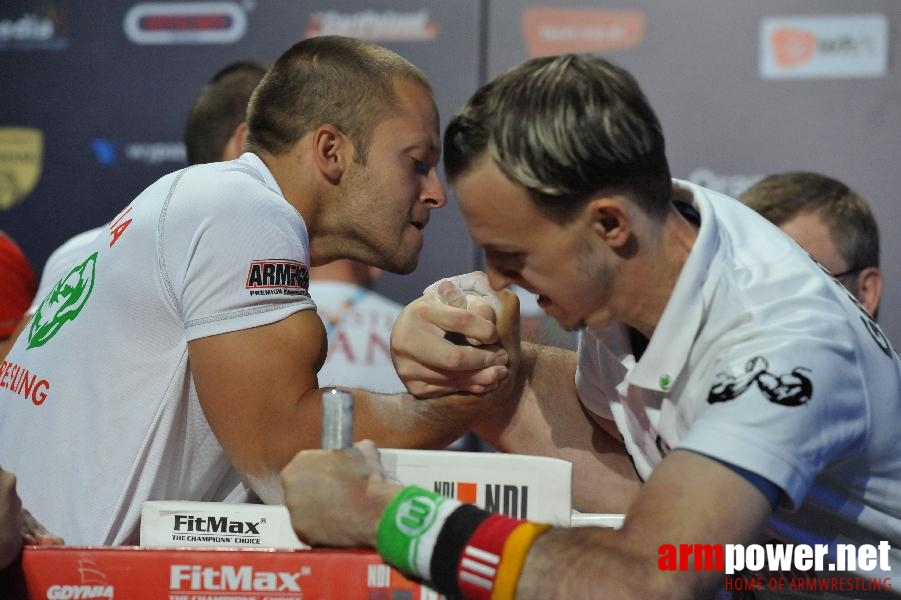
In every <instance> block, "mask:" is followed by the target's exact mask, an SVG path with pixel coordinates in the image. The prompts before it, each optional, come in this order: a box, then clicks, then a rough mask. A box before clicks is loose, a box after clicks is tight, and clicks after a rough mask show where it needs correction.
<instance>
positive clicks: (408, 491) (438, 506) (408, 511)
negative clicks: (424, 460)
mask: <svg viewBox="0 0 901 600" xmlns="http://www.w3.org/2000/svg"><path fill="white" fill-rule="evenodd" d="M460 505H461V503H460V502H459V501H457V500H453V499H451V498H448V497H446V496H442V495H441V494H438V493H436V492H430V491H428V490H425V489H423V488H420V487H417V486H408V487H405V488H403V489H402V490H401V491H400V492H399V493H398V494H397V495H396V496H395V497H394V498H393V499H392V500H391V502H390V503H389V504H388V506H387V507H386V508H385V511H384V512H383V513H382V517H381V519H380V520H379V527H378V531H377V532H376V538H375V545H376V549H377V550H378V552H379V554H380V555H381V557H382V558H383V559H384V560H385V562H387V563H388V564H391V565H393V566H395V567H397V568H398V569H400V570H401V571H403V572H404V573H406V574H408V575H412V576H414V577H419V578H421V579H425V580H431V579H432V572H431V564H432V553H433V551H434V549H435V545H436V542H437V539H438V535H439V533H440V531H441V530H442V526H443V525H444V523H445V521H446V520H447V518H448V516H450V514H451V513H452V512H454V511H455V510H456V509H457V508H458V507H459V506H460Z"/></svg>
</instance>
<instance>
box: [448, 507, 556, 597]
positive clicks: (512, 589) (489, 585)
mask: <svg viewBox="0 0 901 600" xmlns="http://www.w3.org/2000/svg"><path fill="white" fill-rule="evenodd" d="M550 527H551V526H550V525H545V524H541V523H531V522H529V521H519V520H517V519H511V518H509V517H505V516H502V515H491V516H490V517H489V518H488V519H486V520H485V521H484V522H483V523H482V524H481V525H479V527H478V528H477V529H476V531H475V533H473V534H472V537H470V539H469V541H468V542H467V543H466V547H465V548H464V549H463V553H462V555H461V557H460V562H459V565H458V568H457V581H458V587H459V589H460V592H461V593H462V595H463V597H465V598H469V599H473V600H512V598H513V597H514V595H515V593H516V584H517V583H518V582H519V576H520V573H521V572H522V568H523V565H524V564H525V561H526V556H527V555H528V553H529V549H530V548H531V546H532V543H533V542H534V541H535V539H536V538H538V536H540V535H541V534H543V533H544V532H546V531H547V530H548V529H550Z"/></svg>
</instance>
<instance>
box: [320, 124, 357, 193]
mask: <svg viewBox="0 0 901 600" xmlns="http://www.w3.org/2000/svg"><path fill="white" fill-rule="evenodd" d="M313 146H314V150H315V162H316V166H317V167H319V171H320V172H321V173H322V174H323V175H324V176H325V178H326V179H328V180H329V181H331V182H332V183H338V182H340V181H341V177H342V176H343V175H344V171H345V169H346V168H347V165H348V164H349V163H350V161H351V160H353V151H354V148H353V144H351V142H350V140H349V139H348V138H347V136H346V135H344V133H342V132H341V130H340V129H338V128H337V127H335V126H334V125H329V124H325V125H320V126H319V127H318V128H317V129H316V131H315V132H314V134H313Z"/></svg>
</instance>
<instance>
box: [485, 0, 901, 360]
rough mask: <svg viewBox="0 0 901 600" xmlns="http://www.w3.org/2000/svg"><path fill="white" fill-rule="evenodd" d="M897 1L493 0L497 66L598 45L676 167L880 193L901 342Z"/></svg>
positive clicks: (885, 318)
mask: <svg viewBox="0 0 901 600" xmlns="http://www.w3.org/2000/svg"><path fill="white" fill-rule="evenodd" d="M898 6H899V5H898V3H897V1H896V0H859V1H858V2H853V3H849V2H844V1H842V0H793V1H792V2H784V1H780V0H759V1H757V2H739V3H736V2H731V3H728V5H726V4H724V3H722V2H718V1H717V0H685V1H684V2H679V3H677V5H673V4H672V3H666V2H657V1H655V0H630V1H629V2H618V3H617V2H609V1H604V2H596V1H590V0H532V1H530V0H505V1H504V2H499V1H495V2H490V3H489V10H488V17H487V18H488V25H489V31H490V33H491V35H490V36H489V38H488V44H487V46H488V49H487V68H486V73H487V76H489V77H491V76H494V75H497V74H498V73H500V72H502V71H504V70H505V69H507V68H509V67H511V66H513V65H515V64H516V63H518V62H520V61H522V60H524V59H526V58H529V57H531V56H539V55H545V54H553V53H557V52H565V51H575V52H592V53H596V54H598V55H600V56H603V57H605V58H607V59H609V60H611V61H612V62H614V63H616V64H618V65H620V66H622V67H625V68H627V69H629V70H630V71H631V72H632V73H633V74H634V75H635V77H636V78H637V79H638V81H639V83H640V84H641V86H642V88H643V89H644V91H645V93H646V94H647V96H648V98H649V99H650V101H651V104H652V105H653V106H654V108H655V109H656V111H657V115H658V116H659V117H660V120H661V122H662V124H663V129H664V132H665V134H666V139H667V148H668V155H669V158H670V165H671V168H672V171H673V175H674V176H675V177H679V178H682V179H689V180H692V181H694V182H696V183H699V184H701V185H705V186H707V187H710V188H713V189H716V190H719V191H722V192H725V193H727V194H730V195H737V194H739V193H741V192H742V191H743V190H745V189H746V188H747V187H748V186H749V185H750V184H751V183H753V182H755V181H756V180H757V179H759V178H760V177H762V176H763V175H766V174H769V173H774V172H783V171H794V170H810V171H818V172H821V173H823V174H826V175H829V176H832V177H835V178H837V179H840V180H842V181H844V182H845V183H847V184H848V185H850V186H851V187H852V188H854V189H855V190H857V191H858V192H860V193H861V194H862V195H863V196H864V197H865V198H866V199H867V200H868V201H869V203H870V205H871V206H872V208H873V212H874V213H875V216H876V219H877V221H878V222H879V224H880V226H881V240H880V241H881V245H882V252H881V254H882V260H881V263H882V264H881V268H882V270H883V272H884V275H885V280H886V285H885V290H884V292H883V297H882V304H881V308H880V312H879V323H880V325H881V326H882V328H883V329H884V330H885V332H886V335H887V336H888V337H889V339H891V340H892V341H893V344H894V345H895V346H896V347H897V346H898V344H901V263H899V262H898V261H897V260H896V258H897V257H898V256H901V240H899V238H898V237H897V236H895V235H894V231H893V228H892V223H895V222H897V221H899V220H901V204H899V203H898V202H897V193H898V192H897V190H898V189H901V169H898V164H897V163H898V156H901V137H899V136H898V131H899V126H901V102H899V98H901V83H899V82H901V78H899V77H898V73H897V72H893V71H896V70H897V65H898V64H901V50H899V44H898V40H897V39H893V36H896V34H897V32H898V30H899V28H901V11H899V10H898Z"/></svg>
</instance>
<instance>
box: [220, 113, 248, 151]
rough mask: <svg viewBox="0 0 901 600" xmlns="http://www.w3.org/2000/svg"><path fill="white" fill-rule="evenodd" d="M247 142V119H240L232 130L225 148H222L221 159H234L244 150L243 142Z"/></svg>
mask: <svg viewBox="0 0 901 600" xmlns="http://www.w3.org/2000/svg"><path fill="white" fill-rule="evenodd" d="M246 143H247V121H241V123H239V124H238V126H237V127H235V130H234V131H233V132H232V135H231V137H230V138H228V141H227V142H225V148H223V149H222V160H234V159H236V158H238V157H239V156H241V154H242V153H243V152H244V144H246Z"/></svg>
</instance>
